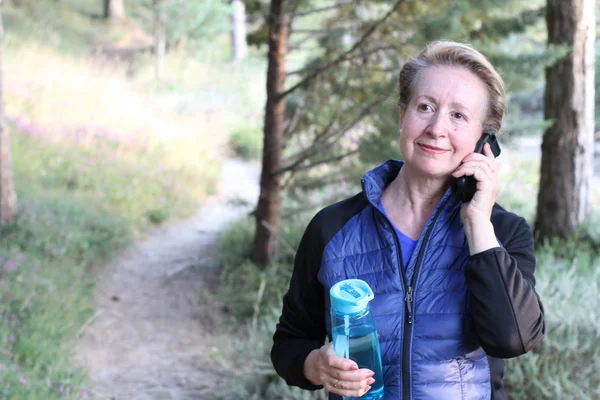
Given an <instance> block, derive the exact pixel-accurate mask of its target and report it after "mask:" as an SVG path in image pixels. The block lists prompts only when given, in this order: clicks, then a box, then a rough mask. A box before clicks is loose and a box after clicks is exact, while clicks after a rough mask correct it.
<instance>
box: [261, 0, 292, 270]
mask: <svg viewBox="0 0 600 400" xmlns="http://www.w3.org/2000/svg"><path fill="white" fill-rule="evenodd" d="M283 6H284V0H271V10H270V14H269V55H268V67H267V103H266V107H265V125H264V142H263V159H262V173H261V176H260V195H259V198H258V205H257V207H256V232H255V234H254V254H253V257H252V258H253V261H254V262H255V263H256V264H257V265H260V266H266V265H267V264H269V262H270V261H271V260H272V259H273V257H274V256H275V251H276V248H277V233H278V228H279V212H280V202H281V195H280V191H281V177H280V175H279V174H275V173H274V172H275V171H277V170H278V169H279V167H280V164H281V151H282V146H283V137H282V136H283V120H284V112H285V99H284V97H283V96H280V94H281V93H283V91H284V84H285V57H286V53H287V30H288V26H287V25H288V24H287V16H286V15H285V12H284V7H283Z"/></svg>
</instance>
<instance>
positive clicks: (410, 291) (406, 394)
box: [361, 179, 442, 400]
mask: <svg viewBox="0 0 600 400" xmlns="http://www.w3.org/2000/svg"><path fill="white" fill-rule="evenodd" d="M365 183H366V182H365V180H364V179H362V180H361V184H362V185H361V186H362V189H363V193H364V194H365V197H366V196H367V191H366V190H365V189H366V188H365ZM367 201H368V202H369V203H371V202H370V201H369V200H368V198H367ZM371 205H372V206H373V204H372V203H371ZM374 207H375V209H376V210H377V211H378V212H379V213H380V214H381V216H382V217H383V219H384V220H385V221H386V222H387V223H388V225H389V226H390V228H391V229H392V233H393V236H394V242H395V243H396V248H397V249H398V251H397V254H398V267H399V268H400V272H401V274H400V275H401V277H402V285H403V286H404V293H405V295H404V302H405V303H406V317H405V319H404V333H403V335H402V338H403V339H404V340H403V343H402V399H403V400H410V375H409V374H408V373H407V372H408V371H409V370H410V345H411V341H412V335H411V328H412V322H413V321H412V319H413V312H414V292H415V284H416V283H417V278H418V276H419V270H420V269H421V262H422V260H423V253H424V252H425V247H426V245H427V242H428V241H429V237H430V236H431V231H432V230H433V227H434V225H435V222H436V221H437V219H438V217H439V215H440V212H441V211H442V207H441V205H439V208H438V209H437V211H436V213H435V215H434V216H433V221H431V224H430V225H429V228H427V232H426V233H425V237H424V238H423V243H422V244H421V248H420V249H419V255H418V257H417V264H416V265H415V271H414V273H413V276H412V279H411V281H410V285H409V284H408V278H407V276H406V269H405V268H404V262H403V260H402V247H401V246H400V239H398V235H397V234H396V228H395V227H394V224H392V222H391V221H390V220H389V219H388V218H387V217H386V216H385V214H383V212H381V210H379V207H377V206H374Z"/></svg>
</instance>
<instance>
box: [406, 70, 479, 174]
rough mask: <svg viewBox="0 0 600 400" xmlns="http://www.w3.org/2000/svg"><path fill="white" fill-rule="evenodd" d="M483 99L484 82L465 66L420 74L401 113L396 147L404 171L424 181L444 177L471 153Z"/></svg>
mask: <svg viewBox="0 0 600 400" xmlns="http://www.w3.org/2000/svg"><path fill="white" fill-rule="evenodd" d="M488 98H489V97H488V92H487V89H486V87H485V85H484V83H483V82H482V81H481V80H480V79H479V78H478V77H477V76H476V75H475V74H473V73H472V72H471V71H469V70H467V69H465V68H460V67H448V66H438V67H428V68H426V69H425V70H424V71H422V72H421V75H420V77H418V81H417V82H416V85H415V88H414V91H413V93H412V97H411V100H410V103H409V104H408V107H407V108H406V110H404V111H402V110H401V112H400V121H399V129H398V134H399V136H400V149H401V151H402V156H403V159H404V161H405V163H406V166H407V167H409V168H408V169H409V170H410V171H413V172H414V173H417V174H419V175H423V176H425V177H430V178H442V177H448V176H449V175H450V174H451V173H452V172H453V171H454V170H455V169H456V167H458V165H459V164H460V162H461V161H462V159H463V158H464V157H465V156H466V155H468V154H469V153H472V152H473V149H474V148H475V144H476V143H477V140H478V139H479V138H480V136H481V133H482V130H483V122H484V119H485V115H486V112H487V105H488V103H489V101H488Z"/></svg>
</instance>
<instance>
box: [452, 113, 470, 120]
mask: <svg viewBox="0 0 600 400" xmlns="http://www.w3.org/2000/svg"><path fill="white" fill-rule="evenodd" d="M452 116H453V117H454V118H456V119H459V120H465V119H467V117H465V115H464V114H463V113H459V112H453V113H452Z"/></svg>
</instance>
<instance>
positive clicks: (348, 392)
mask: <svg viewBox="0 0 600 400" xmlns="http://www.w3.org/2000/svg"><path fill="white" fill-rule="evenodd" d="M369 390H371V386H367V387H365V388H361V389H359V390H354V389H341V388H334V389H333V390H331V391H330V392H331V393H336V394H339V395H341V396H343V397H361V396H363V395H364V394H365V393H367V392H368V391H369Z"/></svg>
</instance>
